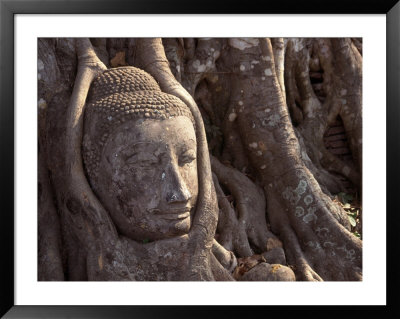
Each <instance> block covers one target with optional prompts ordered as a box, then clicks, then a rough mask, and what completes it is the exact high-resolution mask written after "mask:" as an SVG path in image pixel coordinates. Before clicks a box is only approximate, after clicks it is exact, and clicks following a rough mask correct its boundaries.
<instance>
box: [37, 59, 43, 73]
mask: <svg viewBox="0 0 400 319" xmlns="http://www.w3.org/2000/svg"><path fill="white" fill-rule="evenodd" d="M37 65H38V70H39V71H41V70H43V69H44V64H43V61H42V60H40V59H38V64H37Z"/></svg>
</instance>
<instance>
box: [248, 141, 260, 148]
mask: <svg viewBox="0 0 400 319" xmlns="http://www.w3.org/2000/svg"><path fill="white" fill-rule="evenodd" d="M257 146H258V144H257V142H253V143H251V144H249V147H250V148H257Z"/></svg>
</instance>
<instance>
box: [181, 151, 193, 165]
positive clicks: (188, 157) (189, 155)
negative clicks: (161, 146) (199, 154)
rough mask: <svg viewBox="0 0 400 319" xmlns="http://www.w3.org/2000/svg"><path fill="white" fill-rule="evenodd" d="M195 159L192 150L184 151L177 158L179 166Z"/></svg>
mask: <svg viewBox="0 0 400 319" xmlns="http://www.w3.org/2000/svg"><path fill="white" fill-rule="evenodd" d="M195 159H196V156H195V155H194V154H193V152H185V153H183V154H182V155H181V156H180V158H179V166H183V165H186V164H189V163H191V162H193V161H194V160H195Z"/></svg>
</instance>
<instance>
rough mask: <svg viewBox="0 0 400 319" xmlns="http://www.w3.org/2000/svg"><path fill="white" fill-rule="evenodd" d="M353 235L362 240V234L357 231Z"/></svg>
mask: <svg viewBox="0 0 400 319" xmlns="http://www.w3.org/2000/svg"><path fill="white" fill-rule="evenodd" d="M353 234H354V236H356V237H358V238H361V235H360V233H359V232H358V231H355V232H354V233H353Z"/></svg>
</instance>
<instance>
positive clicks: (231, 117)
mask: <svg viewBox="0 0 400 319" xmlns="http://www.w3.org/2000/svg"><path fill="white" fill-rule="evenodd" d="M236 117H237V114H236V113H231V114H229V121H230V122H233V121H234V120H235V119H236Z"/></svg>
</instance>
